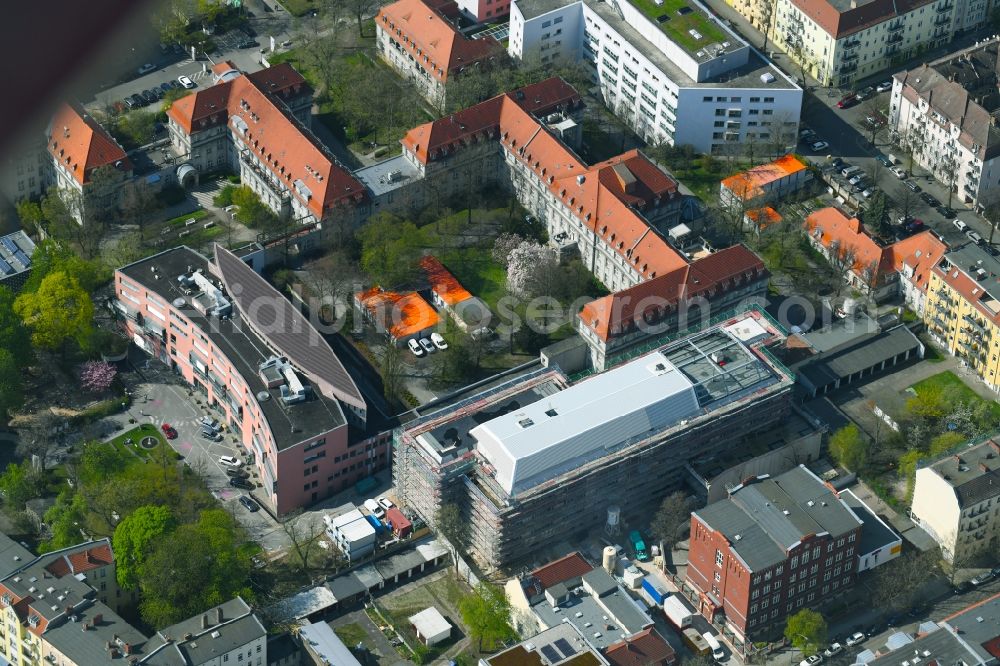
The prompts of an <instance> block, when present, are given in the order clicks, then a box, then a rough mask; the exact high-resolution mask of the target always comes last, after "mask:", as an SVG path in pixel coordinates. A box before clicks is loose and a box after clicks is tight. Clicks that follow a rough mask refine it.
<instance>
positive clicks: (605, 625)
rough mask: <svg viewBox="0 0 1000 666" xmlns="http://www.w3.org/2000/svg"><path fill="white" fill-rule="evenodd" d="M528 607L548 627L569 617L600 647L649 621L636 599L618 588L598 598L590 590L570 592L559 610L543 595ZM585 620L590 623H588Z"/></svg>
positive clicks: (571, 621)
mask: <svg viewBox="0 0 1000 666" xmlns="http://www.w3.org/2000/svg"><path fill="white" fill-rule="evenodd" d="M531 609H532V610H533V611H534V612H535V615H537V616H538V618H539V619H540V620H541V621H542V623H543V624H544V625H545V626H547V627H554V626H555V625H557V624H560V623H562V622H563V620H568V621H569V622H570V623H572V624H573V625H574V626H576V628H577V629H579V630H580V633H582V634H583V635H584V636H585V637H586V638H587V640H588V641H589V642H590V644H591V645H593V646H594V647H596V648H597V649H599V650H603V649H604V648H606V647H608V646H609V645H611V644H613V643H617V642H618V641H620V640H621V639H622V638H624V637H626V636H631V635H632V634H635V633H638V632H640V631H642V630H643V629H644V628H646V627H647V626H649V625H651V624H652V620H650V618H649V616H648V615H646V614H645V613H644V612H642V611H640V610H639V608H638V607H637V606H636V605H635V602H633V601H632V599H630V598H629V597H628V596H627V595H625V593H624V592H621V591H615V592H613V593H612V594H609V595H607V596H605V597H601V598H600V599H597V598H595V597H592V596H590V595H589V594H583V595H580V596H570V597H569V599H568V600H567V601H566V602H565V603H563V604H560V605H559V610H558V611H556V610H555V609H553V607H552V606H551V605H550V604H549V602H548V601H545V600H544V598H543V601H540V602H538V603H536V604H534V605H533V606H532V607H531ZM577 614H579V617H577ZM605 618H608V619H605ZM587 624H590V626H589V627H587V626H586V625H587ZM597 634H600V635H597Z"/></svg>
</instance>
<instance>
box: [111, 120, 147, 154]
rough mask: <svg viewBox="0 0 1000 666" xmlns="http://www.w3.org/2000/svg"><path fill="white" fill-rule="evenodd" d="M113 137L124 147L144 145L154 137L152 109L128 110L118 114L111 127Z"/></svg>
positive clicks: (131, 147)
mask: <svg viewBox="0 0 1000 666" xmlns="http://www.w3.org/2000/svg"><path fill="white" fill-rule="evenodd" d="M113 129H114V130H115V131H114V134H115V138H116V139H118V140H119V141H120V142H121V144H122V146H123V147H124V148H126V149H133V148H138V147H139V146H145V145H146V144H147V143H150V142H151V141H152V140H153V139H154V138H156V114H155V113H153V112H152V111H130V112H128V113H124V114H122V115H120V116H118V120H117V122H116V123H115V126H114V128H113Z"/></svg>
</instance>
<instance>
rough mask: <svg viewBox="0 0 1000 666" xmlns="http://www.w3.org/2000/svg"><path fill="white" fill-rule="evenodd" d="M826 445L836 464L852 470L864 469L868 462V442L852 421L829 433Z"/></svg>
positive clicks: (859, 470)
mask: <svg viewBox="0 0 1000 666" xmlns="http://www.w3.org/2000/svg"><path fill="white" fill-rule="evenodd" d="M828 447H829V449H830V455H831V456H833V459H834V460H836V461H837V464H839V465H841V466H842V467H845V468H846V469H849V470H851V471H852V472H861V471H863V470H864V468H865V465H866V464H867V462H868V442H867V441H866V440H865V439H864V438H863V437H862V436H861V431H860V430H858V426H856V425H854V424H853V423H852V424H850V425H846V426H844V427H843V428H841V429H840V430H838V431H837V432H835V433H833V434H832V435H830V441H829V443H828Z"/></svg>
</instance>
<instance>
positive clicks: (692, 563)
mask: <svg viewBox="0 0 1000 666" xmlns="http://www.w3.org/2000/svg"><path fill="white" fill-rule="evenodd" d="M861 529H862V521H861V519H860V518H858V516H857V515H856V514H855V513H854V512H853V511H852V510H851V508H850V507H849V506H848V505H847V504H846V503H845V502H843V501H842V500H841V499H840V498H839V497H838V496H837V495H836V493H834V491H833V490H831V489H830V488H829V487H828V486H827V485H826V484H824V483H823V481H821V480H820V479H819V478H818V477H817V476H816V475H815V474H813V473H812V472H810V471H809V470H808V469H807V468H806V467H805V466H804V465H800V466H798V467H796V468H793V469H791V470H789V471H788V472H785V473H784V474H780V475H778V476H776V477H773V478H770V477H765V478H750V479H747V480H745V481H743V483H741V484H740V485H738V486H736V487H734V488H732V489H731V490H730V492H729V498H728V499H725V500H722V501H719V502H715V503H714V504H709V505H708V506H707V507H705V508H704V509H699V510H697V511H695V512H693V513H692V514H691V540H690V552H689V556H688V569H687V579H686V584H687V585H689V586H690V587H691V588H693V589H694V590H695V591H696V593H697V610H698V612H700V613H701V614H702V615H704V616H705V617H706V618H708V619H709V620H711V621H713V622H714V621H718V620H721V621H724V622H725V625H726V627H727V629H729V630H731V631H732V632H733V633H734V634H735V635H736V636H737V637H739V638H740V639H741V640H744V641H746V640H753V639H754V638H756V637H762V636H766V635H768V634H770V633H773V632H779V631H780V629H781V628H782V627H784V624H785V618H786V617H788V616H789V615H792V614H794V613H795V612H797V611H798V610H800V609H802V608H812V607H814V606H818V605H820V604H821V603H823V602H826V601H829V600H830V599H833V598H835V597H837V596H839V595H841V594H843V593H844V592H846V591H847V590H849V589H850V588H851V587H852V586H853V585H854V581H855V578H856V576H857V554H856V551H857V549H858V547H859V545H860V542H861Z"/></svg>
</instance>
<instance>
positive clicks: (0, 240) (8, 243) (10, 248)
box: [0, 236, 20, 254]
mask: <svg viewBox="0 0 1000 666" xmlns="http://www.w3.org/2000/svg"><path fill="white" fill-rule="evenodd" d="M0 243H2V244H3V246H4V247H5V248H7V251H8V252H10V253H11V254H14V253H15V252H20V250H19V249H18V247H17V245H15V244H14V241H12V240H11V239H9V238H7V237H6V236H4V237H3V238H0Z"/></svg>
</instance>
